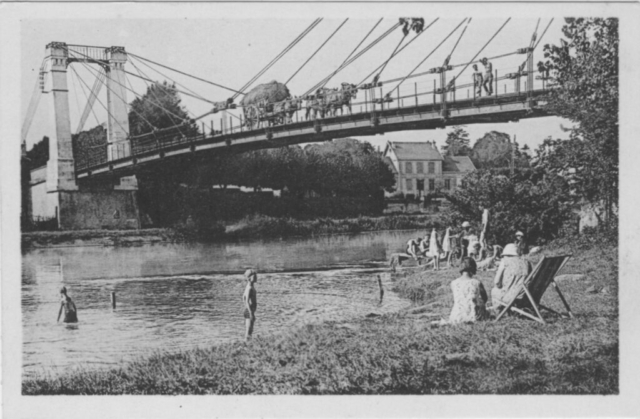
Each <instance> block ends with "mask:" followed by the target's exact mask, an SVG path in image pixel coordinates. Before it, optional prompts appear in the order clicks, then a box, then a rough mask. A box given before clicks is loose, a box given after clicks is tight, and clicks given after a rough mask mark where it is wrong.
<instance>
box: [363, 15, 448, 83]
mask: <svg viewBox="0 0 640 419" xmlns="http://www.w3.org/2000/svg"><path fill="white" fill-rule="evenodd" d="M438 20H440V18H439V17H437V18H435V19H434V20H433V21H432V22H431V23H430V24H429V26H427V27H426V28H424V29H423V30H422V32H420V33H419V34H417V35H416V36H414V37H413V39H411V40H410V41H409V42H407V43H406V44H405V45H404V46H403V47H402V48H400V49H399V50H398V52H396V53H395V54H394V55H393V56H392V57H390V58H389V59H392V58H394V57H395V56H397V55H399V54H400V53H401V52H402V51H404V50H405V49H406V48H407V47H408V46H409V45H411V43H412V42H413V41H415V40H416V39H418V37H419V36H420V35H422V34H423V33H425V32H426V31H427V29H429V28H430V27H431V26H433V24H434V23H436V22H437V21H438ZM383 65H384V63H383V64H380V65H379V66H378V67H377V68H376V69H375V70H373V71H372V72H371V73H369V75H367V76H366V77H365V78H364V79H362V81H361V82H360V83H358V87H360V86H362V85H363V84H364V82H365V81H367V80H368V79H369V77H371V76H372V75H373V74H374V73H375V72H376V71H378V70H379V69H380V67H382V66H383Z"/></svg>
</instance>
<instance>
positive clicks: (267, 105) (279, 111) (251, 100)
mask: <svg viewBox="0 0 640 419" xmlns="http://www.w3.org/2000/svg"><path fill="white" fill-rule="evenodd" d="M240 105H241V106H242V109H243V113H244V121H245V122H244V123H245V126H247V127H248V128H249V129H253V128H259V127H260V124H261V122H268V123H269V125H277V124H281V123H285V122H286V121H287V118H289V119H290V117H291V113H293V112H295V111H296V110H297V109H299V100H297V99H292V98H291V93H290V92H289V89H288V88H287V86H285V85H284V84H282V83H279V82H277V81H275V80H273V81H271V82H269V83H264V84H259V85H257V86H256V87H254V88H253V89H251V90H250V91H249V92H248V93H247V94H246V95H245V96H244V97H243V98H242V100H241V101H240Z"/></svg>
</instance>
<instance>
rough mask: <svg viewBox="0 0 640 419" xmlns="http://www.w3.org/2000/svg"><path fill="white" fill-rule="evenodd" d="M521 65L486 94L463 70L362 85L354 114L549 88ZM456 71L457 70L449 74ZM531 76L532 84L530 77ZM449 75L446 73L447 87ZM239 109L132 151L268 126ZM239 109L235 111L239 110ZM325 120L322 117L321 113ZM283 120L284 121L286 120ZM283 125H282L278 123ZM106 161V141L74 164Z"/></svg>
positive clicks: (134, 140)
mask: <svg viewBox="0 0 640 419" xmlns="http://www.w3.org/2000/svg"><path fill="white" fill-rule="evenodd" d="M518 70H519V69H518V67H507V68H501V69H497V70H495V72H494V74H493V81H492V90H493V94H492V95H491V96H487V95H486V92H485V90H484V89H482V93H481V95H480V96H478V95H477V92H476V90H477V88H476V87H474V83H473V79H472V76H471V75H469V76H464V77H461V78H459V79H458V80H456V83H455V84H454V89H448V90H446V91H443V90H442V86H441V85H440V84H441V81H440V79H439V77H440V75H439V74H437V75H436V76H437V78H433V79H426V80H425V79H421V80H420V81H416V82H412V83H410V82H407V83H405V84H403V85H401V86H400V87H399V88H398V89H396V90H394V91H393V93H392V95H390V99H391V100H390V101H387V102H383V103H379V101H378V102H377V103H376V100H377V99H380V98H383V97H384V95H386V93H387V92H388V90H389V89H393V87H394V85H390V86H384V85H383V86H382V87H376V88H372V89H368V90H359V91H358V93H357V96H356V98H355V99H354V100H353V102H352V104H351V108H352V112H353V113H352V115H351V116H350V119H354V118H355V119H358V118H362V119H367V118H369V117H370V113H371V112H372V111H375V112H380V111H387V110H393V109H406V108H415V107H422V106H426V107H427V109H428V107H429V105H431V106H434V108H435V109H440V107H441V106H443V105H444V104H457V105H458V106H474V105H476V104H481V103H482V102H483V101H485V100H489V99H500V98H507V97H514V96H516V97H522V98H523V100H524V98H526V97H527V95H528V92H529V91H541V90H546V89H548V87H549V86H548V84H547V83H546V81H545V79H544V78H542V77H540V76H541V74H540V73H539V72H538V71H533V72H532V76H531V77H529V75H528V74H527V73H526V72H525V73H523V72H520V73H518ZM451 76H453V75H451ZM530 82H532V84H531V86H529V83H530ZM447 84H448V81H446V78H445V86H444V87H445V88H446V87H447ZM239 111H240V112H239V115H235V114H232V113H231V112H229V113H227V112H223V113H222V114H221V116H220V117H219V119H217V120H215V119H211V120H210V121H209V122H210V123H209V124H203V125H202V126H201V127H200V129H201V131H200V133H199V134H198V135H196V136H190V137H188V136H186V135H185V130H184V128H182V129H181V127H174V128H171V129H167V130H160V131H158V132H155V133H149V134H145V135H141V136H136V137H131V138H130V140H131V154H132V156H134V157H135V156H138V155H140V154H143V153H147V152H153V151H161V150H164V149H167V148H171V147H174V146H180V145H184V144H193V143H195V142H197V141H200V140H204V139H208V140H209V141H213V142H215V141H216V139H217V140H218V141H220V142H225V141H229V136H231V135H236V134H239V133H240V134H241V133H247V134H248V133H250V132H253V133H254V134H255V133H257V132H259V131H260V130H263V129H265V127H267V126H268V124H267V123H263V124H262V125H261V126H259V127H253V128H249V127H247V126H246V124H245V123H244V122H245V121H244V117H243V115H242V110H239ZM236 112H237V111H236ZM343 115H348V111H347V110H346V107H345V109H343ZM329 118H333V116H325V119H329ZM291 119H292V121H291V125H293V124H295V126H292V127H291V129H296V128H302V127H306V126H307V125H306V124H305V125H300V124H299V123H303V122H306V121H307V119H306V109H305V108H304V107H302V108H301V109H299V110H297V111H296V112H294V113H293V115H292V117H291ZM320 120H322V119H320ZM287 125H288V124H285V125H284V126H287ZM277 127H278V128H282V127H283V125H279V126H277ZM106 162H107V157H106V145H105V146H98V147H95V148H94V149H91V150H88V151H86V152H82V153H80V155H79V156H76V170H86V169H90V168H91V167H94V166H97V165H100V164H104V163H106Z"/></svg>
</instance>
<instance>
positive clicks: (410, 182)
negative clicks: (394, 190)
mask: <svg viewBox="0 0 640 419" xmlns="http://www.w3.org/2000/svg"><path fill="white" fill-rule="evenodd" d="M405 182H406V185H407V191H412V190H413V179H405Z"/></svg>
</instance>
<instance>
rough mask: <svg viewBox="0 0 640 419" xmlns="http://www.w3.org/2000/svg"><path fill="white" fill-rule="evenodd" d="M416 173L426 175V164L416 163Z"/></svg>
mask: <svg viewBox="0 0 640 419" xmlns="http://www.w3.org/2000/svg"><path fill="white" fill-rule="evenodd" d="M416 173H424V163H422V162H421V161H419V162H418V163H416Z"/></svg>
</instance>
